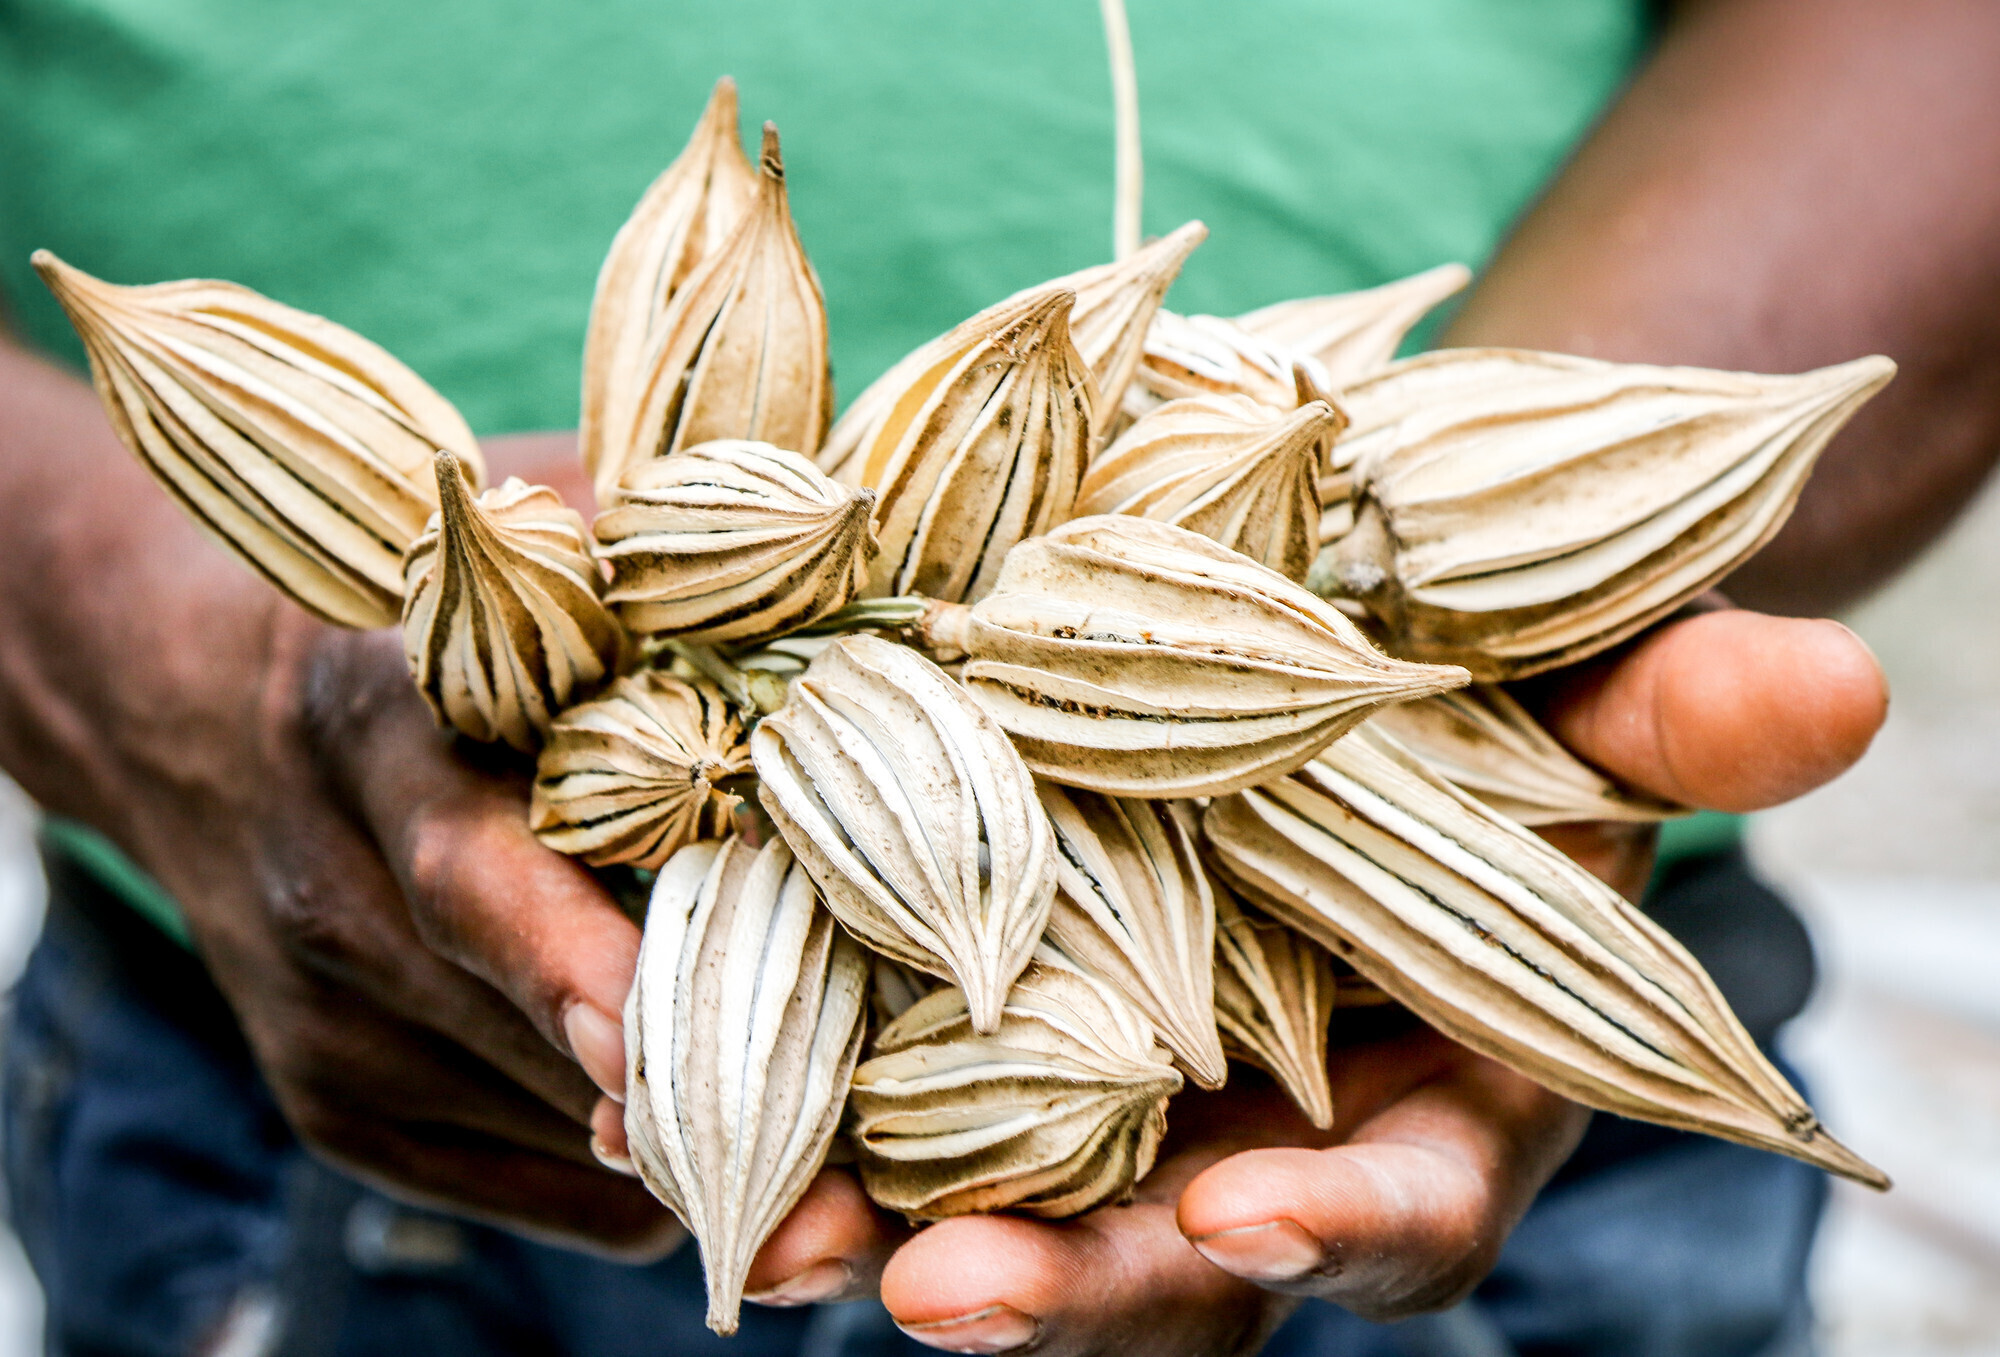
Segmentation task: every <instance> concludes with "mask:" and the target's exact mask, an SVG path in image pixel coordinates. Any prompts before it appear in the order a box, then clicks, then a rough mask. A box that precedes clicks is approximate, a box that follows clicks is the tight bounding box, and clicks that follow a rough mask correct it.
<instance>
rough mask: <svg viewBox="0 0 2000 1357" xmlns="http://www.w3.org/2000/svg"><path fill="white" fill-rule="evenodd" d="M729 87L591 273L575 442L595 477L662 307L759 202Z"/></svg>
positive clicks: (632, 403)
mask: <svg viewBox="0 0 2000 1357" xmlns="http://www.w3.org/2000/svg"><path fill="white" fill-rule="evenodd" d="M741 138H742V133H741V131H740V130H739V128H738V126H737V121H736V82H735V81H733V80H731V79H730V78H729V77H728V76H724V77H723V78H722V79H720V80H718V81H716V82H715V92H714V93H713V94H711V95H710V96H709V99H708V107H707V108H705V109H703V110H702V114H701V120H700V121H699V122H697V123H696V124H695V129H694V135H692V136H691V137H689V138H688V143H687V146H686V147H685V148H684V149H683V150H682V151H681V153H680V155H678V156H676V157H675V158H674V163H673V164H671V165H669V166H667V168H666V170H665V172H664V173H662V174H661V175H660V177H659V178H658V179H655V180H654V181H653V182H652V184H651V186H650V187H648V188H647V189H646V192H645V194H644V195H643V196H642V197H641V198H640V199H639V205H638V206H637V207H635V208H633V209H632V215H631V216H630V217H629V218H627V219H626V222H625V224H624V225H623V226H622V227H620V228H619V230H618V235H617V237H616V238H615V239H614V240H613V241H612V242H611V252H610V253H609V254H607V255H606V256H605V258H604V267H603V269H602V270H601V271H600V272H599V273H598V275H597V295H596V297H595V299H594V300H593V301H592V302H591V305H590V329H589V331H588V332H587V333H586V334H585V336H584V341H583V418H582V421H581V424H580V425H579V428H578V432H577V439H578V442H579V444H580V445H581V448H582V452H583V465H584V467H585V468H586V469H587V470H589V471H590V472H592V473H593V474H595V472H596V471H597V468H598V466H599V465H600V464H601V463H602V462H603V460H604V457H605V449H606V448H607V447H609V448H619V449H623V448H626V447H628V446H630V444H631V441H632V420H633V418H634V416H635V415H636V413H637V409H636V406H637V401H638V396H639V392H640V391H641V390H642V389H643V388H644V386H645V382H646V373H647V370H648V369H649V368H650V367H651V365H652V361H653V359H654V357H655V356H656V354H657V350H658V348H659V343H660V334H661V325H662V323H663V322H664V321H665V320H666V318H667V315H668V305H669V303H671V302H672V301H673V299H674V296H675V294H676V293H678V292H679V291H680V289H681V286H682V284H684V283H685V282H686V281H687V280H688V276H689V275H690V274H692V273H693V272H694V268H695V266H696V265H697V264H699V263H700V262H701V261H702V260H703V259H705V258H707V257H708V256H709V255H710V254H712V253H714V252H715V251H716V250H718V249H720V248H721V246H722V243H723V242H724V241H726V240H727V239H728V238H729V235H730V233H731V232H732V231H733V230H735V228H736V224H737V222H738V221H740V220H741V219H742V217H743V214H744V212H745V211H746V210H747V209H748V208H749V206H750V204H751V203H752V202H753V201H754V200H755V199H756V196H757V172H756V171H755V170H753V169H751V168H750V162H749V161H748V160H745V159H744V158H743V143H742V140H741Z"/></svg>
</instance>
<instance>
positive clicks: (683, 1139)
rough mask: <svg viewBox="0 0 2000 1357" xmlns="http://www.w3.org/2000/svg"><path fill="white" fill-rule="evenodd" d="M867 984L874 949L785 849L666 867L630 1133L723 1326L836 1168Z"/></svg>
mask: <svg viewBox="0 0 2000 1357" xmlns="http://www.w3.org/2000/svg"><path fill="white" fill-rule="evenodd" d="M867 991H868V961H867V957H866V954H865V953H863V952H862V950H861V948H860V947H859V946H858V945H856V943H855V942H854V940H853V939H852V938H850V937H848V936H847V935H846V934H845V933H843V932H841V931H840V929H839V928H838V927H836V926H835V924H834V921H833V917H832V916H831V915H829V914H828V913H827V912H826V911H825V910H824V909H821V908H819V906H818V904H817V903H816V902H815V900H814V897H813V884H812V881H811V879H810V878H808V877H807V876H806V874H805V873H804V872H803V871H801V870H799V867H798V864H797V863H796V862H794V861H793V859H792V854H791V850H790V849H788V848H786V847H785V845H784V844H783V843H782V842H777V841H773V842H771V843H768V844H766V845H765V846H764V847H763V848H762V849H761V850H758V849H752V848H750V847H748V846H746V845H745V844H744V843H743V842H742V840H740V839H730V840H727V841H725V842H723V843H721V844H716V843H697V844H690V845H689V846H688V847H686V848H683V849H682V850H681V851H680V852H679V853H677V854H675V855H674V857H673V858H672V859H671V860H669V861H668V863H667V865H666V866H665V868H663V869H662V870H661V872H660V877H659V880H658V881H657V882H655V883H654V887H653V896H652V902H651V904H650V905H649V906H648V908H647V911H646V935H645V938H644V940H643V941H642V942H641V943H640V946H639V967H638V973H637V975H636V976H635V978H634V980H633V982H632V990H631V993H630V995H629V997H628V998H627V999H626V1001H625V1046H626V1052H627V1054H626V1079H625V1089H626V1101H625V1137H626V1140H627V1142H628V1143H629V1144H630V1146H631V1150H632V1162H633V1164H634V1165H635V1166H636V1167H637V1168H638V1170H639V1176H640V1177H641V1178H642V1179H643V1180H644V1181H645V1184H646V1186H647V1187H648V1188H650V1189H651V1190H652V1192H653V1195H655V1196H656V1197H658V1198H659V1199H660V1200H661V1201H663V1202H665V1203H666V1204H667V1206H668V1207H669V1208H671V1209H672V1210H673V1212H674V1214H675V1215H677V1216H679V1217H680V1218H681V1221H682V1222H683V1223H684V1224H685V1225H686V1226H687V1227H688V1230H689V1232H690V1233H691V1234H693V1235H694V1237H695V1239H696V1240H697V1241H698V1242H699V1243H700V1245H701V1261H702V1269H703V1271H704V1272H705V1273H706V1274H707V1280H708V1326H709V1327H710V1328H711V1329H714V1330H715V1331H716V1332H717V1333H723V1334H728V1333H734V1332H735V1331H736V1321H737V1312H738V1309H739V1307H740V1306H741V1304H742V1300H743V1283H744V1278H745V1277H746V1276H747V1275H748V1273H749V1271H750V1263H751V1260H752V1259H753V1258H755V1257H756V1255H757V1250H758V1249H759V1248H760V1247H761V1246H762V1245H763V1243H764V1241H765V1240H766V1239H768V1238H769V1237H770V1234H771V1232H772V1231H773V1230H775V1229H776V1228H777V1227H778V1223H779V1222H780V1221H782V1220H783V1219H784V1218H785V1216H786V1215H787V1214H788V1213H789V1212H790V1211H791V1209H792V1207H793V1206H795V1205H797V1203H798V1200H799V1198H800V1197H801V1196H803V1195H804V1194H805V1190H806V1187H807V1185H808V1184H810V1183H811V1182H812V1179H813V1175H814V1174H816V1173H817V1172H819V1167H820V1165H821V1164H823V1163H824V1162H826V1157H827V1150H828V1148H829V1147H830V1146H831V1145H832V1143H833V1137H834V1133H835V1132H836V1131H837V1130H838V1129H839V1127H840V1118H841V1111H842V1107H843V1104H844V1101H845V1098H846V1095H847V1088H848V1082H849V1080H850V1079H851V1078H852V1077H853V1073H854V1065H855V1061H856V1059H857V1058H858V1057H859V1055H860V1053H861V1042H862V1036H863V1031H864V1028H865V1026H866V1024H865V1017H866V1000H867Z"/></svg>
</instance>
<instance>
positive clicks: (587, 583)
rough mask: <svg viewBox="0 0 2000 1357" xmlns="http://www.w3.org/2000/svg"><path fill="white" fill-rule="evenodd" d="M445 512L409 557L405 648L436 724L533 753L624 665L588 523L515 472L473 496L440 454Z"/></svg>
mask: <svg viewBox="0 0 2000 1357" xmlns="http://www.w3.org/2000/svg"><path fill="white" fill-rule="evenodd" d="M437 486H438V495H439V499H440V501H441V502H442V505H443V507H442V508H441V509H440V510H439V511H438V513H437V515H436V516H435V517H434V518H433V520H432V523H431V526H430V527H429V528H427V529H426V530H425V531H424V534H423V536H421V537H419V538H417V540H416V541H414V542H412V543H411V544H410V551H409V555H408V556H407V557H406V558H405V559H404V563H403V572H404V597H403V655H404V657H405V658H406V659H407V660H408V661H409V665H410V677H411V678H413V679H415V680H416V684H417V688H418V690H419V691H421V692H422V693H423V695H424V697H425V698H426V699H427V700H428V701H429V702H430V704H431V708H432V710H434V711H435V712H437V714H438V719H439V720H440V721H442V722H444V723H445V724H446V725H448V726H451V727H453V728H454V729H456V730H458V731H459V732H461V733H462V734H465V735H469V736H471V737H472V738H473V739H475V740H505V741H506V742H507V743H508V744H510V745H512V746H513V747H514V748H516V749H519V750H521V751H522V752H523V753H533V752H534V750H535V749H536V748H537V747H539V746H540V744H541V742H542V737H543V736H544V735H546V734H547V733H548V729H549V723H550V722H551V721H553V720H554V719H555V716H556V713H557V712H559V711H561V710H562V709H563V708H564V707H566V706H568V705H569V704H570V703H571V702H573V701H575V700H577V699H578V698H581V697H586V696H588V695H589V694H590V693H591V692H592V691H593V690H595V689H596V688H597V686H598V685H599V684H601V683H603V682H604V680H605V679H606V678H608V677H609V676H610V675H611V674H612V673H613V672H615V671H616V669H617V667H618V661H619V657H620V655H621V654H622V652H623V647H624V644H625V638H624V632H623V630H622V629H621V628H620V627H619V625H618V620H617V619H616V618H614V617H613V616H612V615H611V614H610V613H609V612H607V611H606V610H605V607H604V604H603V603H602V602H601V601H599V599H598V596H597V591H598V588H599V587H600V585H601V583H602V580H601V577H600V576H599V575H598V573H597V563H596V562H595V561H594V560H592V559H591V556H590V548H589V546H588V545H587V539H586V538H585V537H584V531H583V519H582V518H581V517H579V516H578V515H577V513H576V511H575V510H574V509H571V508H568V507H567V506H565V505H564V504H563V502H562V497H561V496H559V495H557V494H556V492H555V491H553V490H551V489H549V488H548V487H547V486H543V485H528V484H526V483H524V482H522V481H520V480H518V479H516V478H514V477H511V476H510V477H508V479H507V481H506V483H505V484H504V485H501V486H499V487H498V488H496V489H493V490H488V491H487V492H486V493H485V494H483V495H481V496H480V497H479V498H478V499H476V500H475V499H474V498H473V496H472V491H471V488H470V487H469V486H467V485H466V483H465V478H464V475H463V473H462V472H461V470H460V467H459V462H458V459H457V458H456V457H454V456H452V454H450V453H448V452H440V453H438V454H437Z"/></svg>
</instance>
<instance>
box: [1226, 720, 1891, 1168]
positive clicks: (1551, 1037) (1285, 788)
mask: <svg viewBox="0 0 2000 1357" xmlns="http://www.w3.org/2000/svg"><path fill="white" fill-rule="evenodd" d="M1203 827H1204V830H1205V831H1206V835H1207V840H1208V843H1209V846H1210V848H1211V850H1212V857H1211V861H1212V862H1214V863H1215V865H1216V866H1217V867H1218V868H1219V869H1220V870H1222V871H1223V872H1224V873H1225V874H1226V875H1227V876H1228V877H1229V878H1230V880H1231V881H1232V883H1233V884H1235V885H1236V886H1238V887H1239V888H1241V889H1243V890H1244V891H1246V892H1247V893H1248V894H1249V895H1250V896H1251V898H1252V899H1254V900H1256V901H1257V902H1258V903H1259V904H1260V905H1262V906H1264V907H1265V908H1267V909H1269V910H1270V911H1271V912H1272V913H1274V914H1276V915H1277V916H1278V917H1279V918H1280V919H1282V920H1283V921H1285V922H1286V923H1288V924H1291V925H1292V926H1293V927H1295V928H1299V929H1303V930H1305V931H1307V932H1309V933H1311V934H1312V935H1313V936H1314V937H1316V938H1318V939H1319V940H1320V941H1322V942H1324V943H1325V944H1326V945H1327V946H1329V947H1330V948H1332V949H1333V951H1334V953H1335V954H1336V955H1338V956H1340V957H1343V958H1345V959H1346V960H1347V961H1349V962H1350V963H1351V964H1352V965H1353V966H1354V967H1355V969H1356V970H1358V971H1360V972H1361V973H1362V974H1364V975H1366V976H1367V977H1368V978H1369V979H1370V980H1373V981H1374V982H1375V983H1376V984H1377V985H1379V986H1381V987H1382V988H1383V989H1384V990H1386V991H1388V992H1389V993H1390V994H1391V995H1393V996H1394V997H1395V998H1396V999H1397V1000H1398V1001H1399V1002H1401V1003H1402V1004H1404V1005H1405V1006H1406V1007H1408V1008H1409V1009H1411V1010H1412V1011H1413V1012H1415V1013H1417V1014H1418V1015H1419V1016H1421V1017H1422V1018H1423V1019H1424V1020H1425V1021H1427V1022H1429V1023H1430V1024H1431V1025H1432V1026H1433V1027H1436V1028H1437V1029H1438V1030H1439V1031H1441V1032H1443V1033H1444V1034H1445V1035H1446V1036H1449V1037H1451V1038H1452V1039H1453V1040H1455V1041H1458V1042H1460V1043H1461V1044H1463V1045H1466V1046H1469V1047H1471V1048H1472V1049H1473V1050H1475V1051H1479V1052H1481V1053H1482V1054H1485V1055H1488V1056H1491V1057H1492V1058H1493V1059H1495V1060H1498V1061H1500V1062H1502V1063H1503V1064H1506V1065H1509V1066H1511V1067H1512V1068H1514V1069H1515V1070H1518V1071H1519V1072H1521V1073H1522V1074H1524V1075H1526V1076H1527V1077H1529V1078H1531V1079H1534V1080H1536V1081H1537V1082H1539V1083H1541V1084H1543V1085H1545V1086H1546V1087H1548V1088H1550V1089H1553V1090H1555V1091H1556V1092H1558V1093H1560V1094H1562V1095H1563V1096H1565V1097H1568V1098H1573V1099H1575V1100H1576V1101H1578V1102H1581V1103H1585V1104H1587V1105H1589V1106H1591V1107H1597V1108H1601V1109H1603V1110H1605V1111H1609V1112H1616V1113H1618V1114H1619V1115H1621V1116H1627V1117H1637V1118H1639V1119H1640V1120H1643V1121H1653V1122H1659V1123H1661V1124H1663V1125H1667V1126H1676V1127H1680V1128H1682V1129H1684V1130H1690V1131H1700V1132H1704V1133H1706V1134H1709V1135H1714V1136H1720V1137H1722V1138H1724V1139H1726V1140H1735V1141H1739V1142H1741V1143H1742V1144H1745V1145H1754V1146H1757V1147H1758V1148H1761V1149H1768V1150H1776V1151H1778V1152H1779V1153H1781V1154H1789V1155H1792V1156H1794V1157H1795V1158H1798V1159H1803V1160H1805V1161H1806V1162H1808V1163H1811V1164H1817V1165H1818V1166H1820V1167H1821V1168H1824V1169H1827V1170H1829V1171H1830V1172H1834V1173H1839V1174H1842V1175H1843V1176H1846V1177H1849V1178H1853V1179H1854V1180H1856V1181H1857V1182H1862V1183H1867V1184H1870V1185H1872V1186H1876V1187H1881V1186H1885V1185H1886V1184H1887V1179H1885V1178H1884V1177H1883V1176H1882V1175H1881V1173H1880V1172H1879V1171H1878V1170H1876V1169H1875V1168H1873V1167H1871V1166H1870V1165H1868V1164H1867V1163H1865V1162H1864V1161H1862V1160H1861V1159H1859V1158H1858V1157H1856V1156H1855V1155H1854V1154H1853V1153H1852V1152H1851V1151H1849V1150H1848V1149H1847V1148H1846V1147H1844V1146H1842V1145H1841V1144H1840V1143H1839V1142H1838V1141H1836V1140H1834V1139H1833V1138H1832V1137H1831V1136H1830V1135H1828V1134H1827V1133H1826V1130H1825V1129H1824V1128H1823V1127H1822V1126H1821V1125H1820V1124H1819V1120H1818V1118H1817V1117H1815V1116H1814V1115H1813V1112H1812V1109H1811V1108H1809V1107H1807V1106H1806V1104H1805V1102H1804V1101H1803V1100H1802V1099H1801V1098H1800V1097H1799V1095H1798V1094H1797V1092H1795V1091H1794V1090H1793V1089H1792V1087H1791V1085H1790V1084H1788V1083H1786V1082H1785V1078H1784V1076H1783V1075H1781V1074H1779V1073H1778V1071H1777V1070H1775V1069H1774V1068H1772V1066H1771V1064H1770V1062H1769V1061H1767V1060H1766V1059H1765V1058H1764V1056H1763V1055H1762V1054H1761V1053H1759V1051H1758V1050H1757V1047H1756V1044H1755V1043H1754V1042H1753V1041H1752V1040H1751V1039H1750V1036H1749V1034H1748V1033H1747V1032H1745V1031H1744V1030H1743V1026H1742V1024H1741V1023H1739V1022H1738V1021H1737V1019H1736V1016H1735V1015H1734V1014H1733V1013H1732V1012H1731V1011H1730V1009H1729V1005H1728V1002H1727V1001H1726V1000H1725V999H1723V997H1722V995H1721V993H1720V992H1719V991H1718V990H1717V989H1716V988H1715V985H1714V983H1713V982H1712V981H1711V980H1710V979H1709V977H1708V974H1707V973H1706V972H1705V971H1703V970H1702V968H1701V965H1700V963H1699V962H1697V961H1695V959H1694V958H1693V957H1691V956H1689V955H1688V954H1687V952H1686V950H1685V949H1684V948H1682V947H1681V945H1680V944H1679V943H1677V942H1675V941H1674V940H1673V938H1672V937H1670V936H1669V935H1668V934H1667V933H1666V932H1665V931H1664V930H1663V929H1661V928H1660V927H1659V925H1657V924H1655V923H1653V922H1652V921H1651V920H1650V919H1648V918H1647V917H1646V916H1645V915H1644V914H1642V913H1640V912H1639V911H1638V910H1637V909H1636V908H1634V907H1633V906H1632V905H1630V904H1629V903H1627V902H1626V900H1625V899H1624V898H1623V897H1622V896H1620V895H1618V893H1617V892H1615V891H1613V890H1612V889H1611V888H1610V887H1608V886H1606V885H1604V884H1603V883H1602V882H1600V881H1598V880H1597V879H1596V878H1595V877H1593V876H1591V875H1589V874H1588V873H1586V872H1585V871H1584V870H1583V869H1582V868H1580V867H1578V866H1577V865H1576V864H1575V863H1573V862H1571V861H1570V860H1569V859H1568V858H1566V857H1564V856H1562V855H1561V854H1560V853H1558V852H1556V851H1555V850H1554V849H1552V848H1550V847H1549V846H1548V845H1547V844H1545V843H1543V842H1542V841H1541V840H1540V839H1538V838H1536V837H1535V836H1534V835H1533V834H1531V833H1529V832H1528V831H1527V830H1525V829H1522V828H1521V827H1520V826H1518V825H1515V824H1512V823H1511V822H1509V821H1507V820H1504V819H1502V818H1501V817H1499V816H1497V815H1495V814H1493V813H1492V812H1491V811H1489V810H1487V809H1486V808H1485V807H1484V806H1482V805H1480V804H1479V803H1478V802H1477V801H1474V800H1473V799H1472V798H1470V797H1468V796H1466V795H1465V794H1464V793H1462V792H1459V791H1458V790H1456V789H1455V788H1453V787H1452V786H1451V785H1450V784H1449V783H1447V782H1445V781H1443V780H1442V779H1440V778H1437V777H1435V776H1433V775H1432V774H1430V773H1429V772H1427V771H1426V770H1425V769H1424V768H1423V766H1422V765H1421V764H1419V763H1418V762H1417V761H1416V760H1415V759H1413V758H1411V757H1410V756H1409V755H1408V754H1406V753H1405V752H1404V751H1402V750H1401V749H1400V748H1398V747H1397V746H1396V745H1395V743H1394V742H1393V741H1391V740H1389V739H1387V738H1386V737H1384V736H1381V735H1378V734H1376V733H1375V732H1374V731H1373V730H1372V729H1370V728H1368V727H1366V726H1364V727H1362V728H1361V729H1360V730H1358V731H1355V732H1354V733H1353V734H1351V735H1349V736H1348V737H1347V738H1346V739H1344V740H1341V741H1340V742H1339V743H1338V744H1336V745H1334V746H1332V747H1331V748H1329V749H1328V750H1327V751H1326V753H1325V754H1323V755H1322V756H1321V757H1320V758H1319V759H1317V760H1315V761H1314V762H1313V763H1311V764H1308V765H1307V766H1306V767H1305V768H1303V769H1301V770H1300V771H1298V772H1297V773H1294V774H1292V775H1291V776H1289V777H1286V778H1282V779H1279V780H1277V781H1274V782H1271V783H1269V784H1267V785H1265V786H1262V787H1258V788H1254V789H1252V790H1250V791H1246V792H1242V793H1239V794H1237V795H1235V796H1232V797H1227V798H1222V799H1219V800H1217V801H1215V802H1213V803H1211V804H1210V806H1209V808H1208V811H1207V814H1206V817H1205V820H1204V826H1203Z"/></svg>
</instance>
